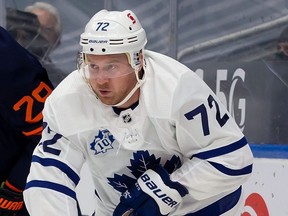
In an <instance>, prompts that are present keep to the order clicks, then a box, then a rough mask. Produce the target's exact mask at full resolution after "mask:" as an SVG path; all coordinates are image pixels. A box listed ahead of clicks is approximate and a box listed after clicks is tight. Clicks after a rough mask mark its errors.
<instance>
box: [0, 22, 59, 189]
mask: <svg viewBox="0 0 288 216" xmlns="http://www.w3.org/2000/svg"><path fill="white" fill-rule="evenodd" d="M0 54H1V59H0V61H1V65H2V67H1V69H0V75H1V78H0V101H1V103H0V110H1V113H0V119H1V122H0V124H1V126H0V127H1V130H2V129H3V128H4V129H3V130H4V131H5V133H3V134H2V136H1V143H2V144H3V145H4V146H5V145H6V146H7V147H6V151H5V154H7V155H9V152H10V151H13V148H15V146H17V147H18V146H21V149H22V150H21V155H19V156H18V160H17V161H13V164H11V163H6V164H4V166H7V169H8V170H9V171H10V173H8V174H7V178H8V181H9V183H10V184H12V185H13V186H15V187H16V188H17V189H20V190H23V189H24V185H25V181H26V177H27V174H28V171H29V167H30V158H31V155H32V151H33V149H34V148H35V146H36V145H37V144H38V142H39V141H40V138H41V131H42V109H43V107H44V102H45V100H46V98H47V97H48V96H49V95H50V93H51V92H52V90H53V86H52V84H51V82H50V80H49V79H48V75H47V72H46V70H45V69H44V68H43V67H42V65H41V64H40V63H39V61H38V60H37V59H36V58H35V57H34V56H32V55H31V54H30V53H29V52H28V51H27V50H26V49H24V48H23V47H22V46H21V45H19V44H18V43H17V42H16V41H15V40H14V39H13V38H12V36H10V35H9V33H8V32H7V31H6V30H5V29H3V28H2V27H0ZM16 137H17V139H16ZM18 137H19V138H18ZM2 144H1V145H2ZM3 145H2V146H3ZM19 149H20V147H19ZM15 151H16V150H15ZM1 153H2V150H1ZM11 157H12V156H11ZM1 165H2V164H1Z"/></svg>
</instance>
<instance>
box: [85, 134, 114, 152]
mask: <svg viewBox="0 0 288 216" xmlns="http://www.w3.org/2000/svg"><path fill="white" fill-rule="evenodd" d="M114 141H115V139H114V137H113V135H112V134H111V133H110V131H109V130H107V129H104V130H99V132H98V135H97V136H95V139H94V140H93V142H92V143H91V144H90V149H91V150H94V151H95V153H94V154H95V155H97V154H99V153H103V154H104V153H106V152H107V151H108V150H109V149H113V145H112V144H113V142H114Z"/></svg>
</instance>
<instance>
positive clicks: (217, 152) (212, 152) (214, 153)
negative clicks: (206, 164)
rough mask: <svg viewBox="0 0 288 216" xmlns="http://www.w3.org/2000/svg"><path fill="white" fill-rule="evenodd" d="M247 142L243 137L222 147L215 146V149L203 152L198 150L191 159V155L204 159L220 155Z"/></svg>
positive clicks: (234, 149)
mask: <svg viewBox="0 0 288 216" xmlns="http://www.w3.org/2000/svg"><path fill="white" fill-rule="evenodd" d="M247 144H248V143H247V140H246V138H245V137H243V138H242V139H240V140H238V141H236V142H234V143H232V144H230V145H227V146H223V147H220V148H216V149H212V150H209V151H205V152H200V153H198V154H195V155H192V157H191V159H192V158H193V157H197V158H199V159H202V160H206V159H209V158H213V157H217V156H220V155H224V154H228V153H230V152H233V151H236V150H237V149H240V148H242V147H243V146H245V145H247Z"/></svg>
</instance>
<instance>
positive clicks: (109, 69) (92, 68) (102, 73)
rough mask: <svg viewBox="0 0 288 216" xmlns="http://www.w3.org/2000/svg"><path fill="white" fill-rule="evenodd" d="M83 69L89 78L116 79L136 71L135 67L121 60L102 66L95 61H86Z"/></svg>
mask: <svg viewBox="0 0 288 216" xmlns="http://www.w3.org/2000/svg"><path fill="white" fill-rule="evenodd" d="M82 68H83V70H84V74H85V76H86V78H88V79H114V78H118V77H122V76H126V75H128V74H131V73H134V69H133V68H132V67H131V66H130V65H129V64H127V63H126V64H125V63H121V62H115V63H109V64H107V65H104V66H102V67H101V68H100V67H99V66H98V65H97V64H95V63H89V62H87V63H84V64H83V67H82Z"/></svg>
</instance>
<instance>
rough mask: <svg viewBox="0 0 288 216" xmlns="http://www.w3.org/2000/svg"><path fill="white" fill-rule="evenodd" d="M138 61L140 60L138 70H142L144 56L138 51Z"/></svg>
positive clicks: (141, 51)
mask: <svg viewBox="0 0 288 216" xmlns="http://www.w3.org/2000/svg"><path fill="white" fill-rule="evenodd" d="M139 60H140V67H139V68H140V69H142V67H143V64H144V54H143V50H140V52H139Z"/></svg>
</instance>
